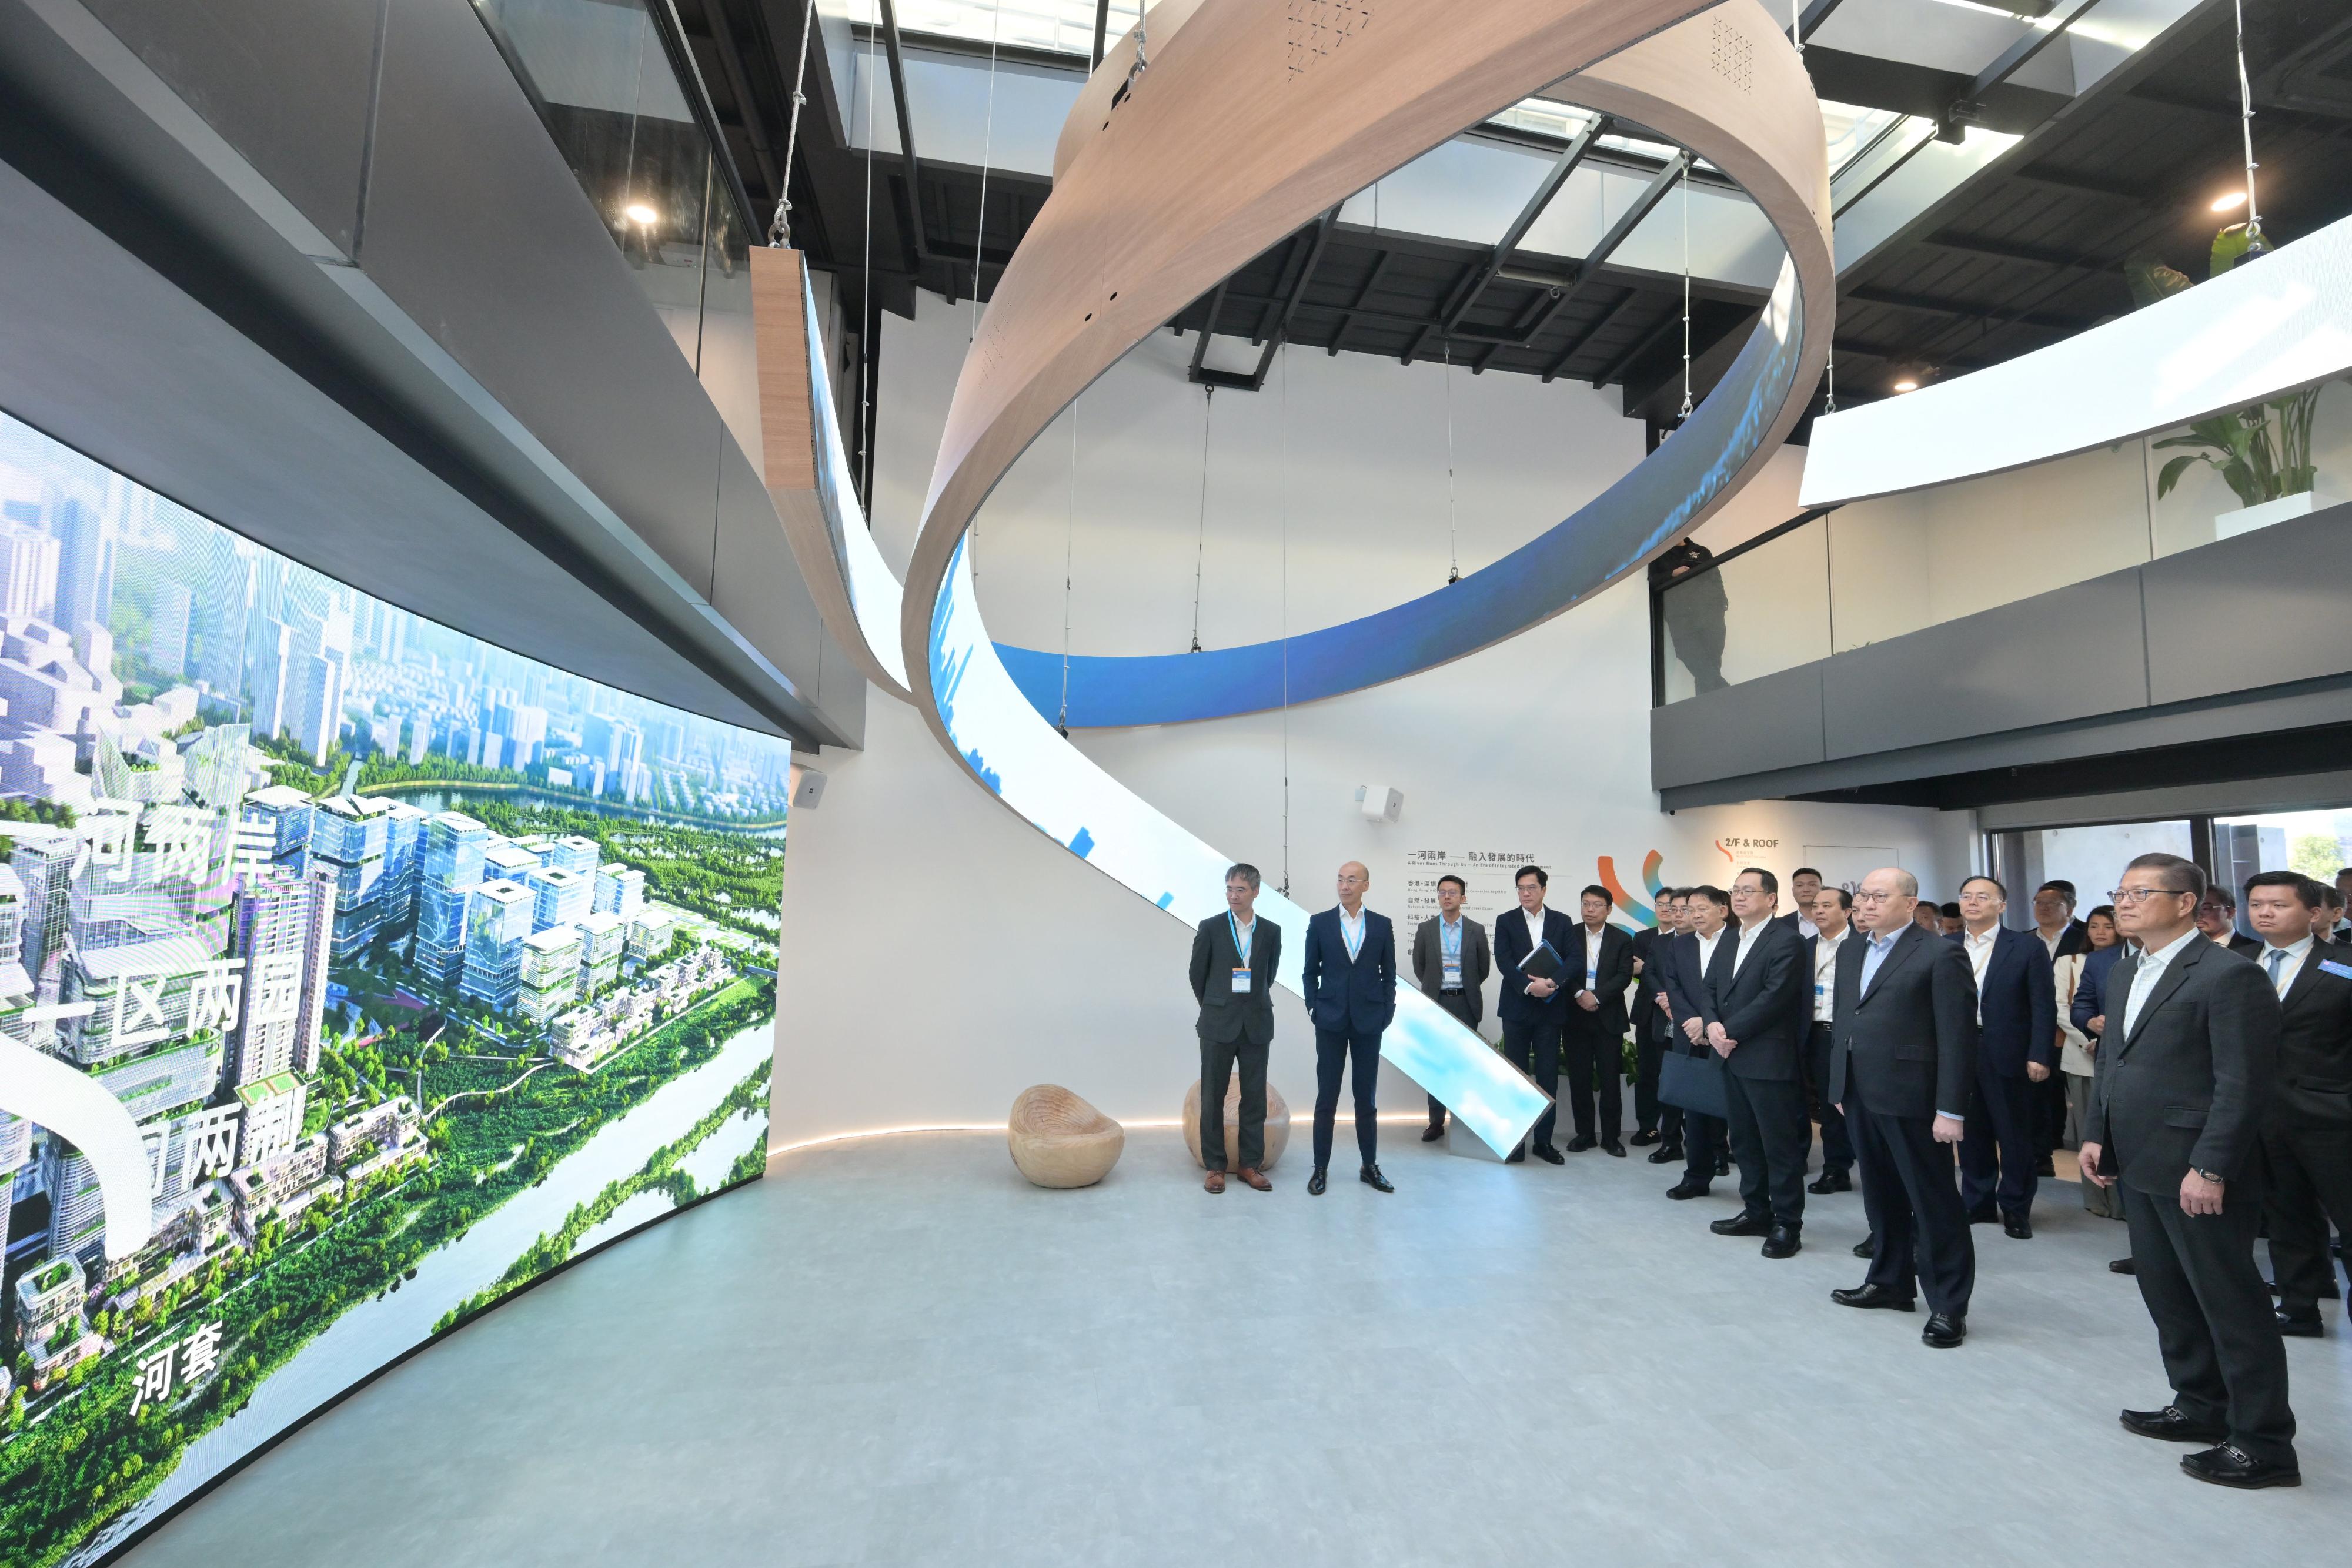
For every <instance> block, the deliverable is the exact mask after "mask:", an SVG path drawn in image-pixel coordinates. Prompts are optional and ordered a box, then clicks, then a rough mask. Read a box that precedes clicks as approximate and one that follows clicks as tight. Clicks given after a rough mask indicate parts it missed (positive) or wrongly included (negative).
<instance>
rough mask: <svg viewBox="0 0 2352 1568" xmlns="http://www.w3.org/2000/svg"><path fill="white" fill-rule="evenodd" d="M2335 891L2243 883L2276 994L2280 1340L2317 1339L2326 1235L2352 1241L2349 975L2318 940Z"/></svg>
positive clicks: (2289, 883)
mask: <svg viewBox="0 0 2352 1568" xmlns="http://www.w3.org/2000/svg"><path fill="white" fill-rule="evenodd" d="M2328 891H2330V890H2329V889H2327V888H2326V887H2323V886H2322V885H2321V884H2320V883H2316V882H2314V881H2313V880H2312V879H2311V878H2309V877H2307V876H2304V875H2302V874H2300V873H2296V872H2291V871H2266V872H2264V873H2262V874H2261V875H2260V876H2257V877H2255V878H2253V879H2252V881H2250V882H2248V883H2246V921H2247V924H2249V925H2252V927H2253V928H2254V930H2255V931H2256V932H2257V933H2258V934H2259V935H2260V936H2262V939H2263V956H2262V957H2261V958H2259V959H2258V960H2256V961H2257V962H2258V963H2260V964H2261V965H2262V966H2263V974H2264V976H2265V977H2268V978H2269V980H2270V982H2271V988H2272V989H2273V990H2274V991H2276V992H2278V993H2279V1010H2280V1015H2281V1016H2280V1032H2279V1074H2278V1092H2277V1094H2276V1095H2275V1096H2274V1097H2273V1099H2272V1101H2271V1106H2270V1111H2269V1113H2268V1114H2267V1115H2266V1116H2265V1117H2264V1118H2263V1157H2264V1158H2265V1159H2266V1160H2267V1161H2268V1162H2269V1166H2270V1184H2269V1190H2268V1191H2267V1193H2266V1194H2265V1195H2264V1198H2265V1207H2264V1208H2263V1222H2264V1223H2263V1228H2264V1229H2265V1230H2267V1231H2268V1232H2269V1233H2270V1239H2271V1278H2272V1279H2273V1280H2275V1281H2278V1294H2279V1306H2278V1320H2279V1332H2280V1333H2284V1334H2292V1335H2294V1336H2295V1337H2297V1338H2299V1339H2317V1338H2319V1337H2320V1336H2321V1335H2323V1334H2325V1333H2326V1332H2327V1331H2326V1329H2325V1328H2324V1327H2323V1326H2321V1323H2320V1321H2319V1301H2320V1298H2321V1296H2323V1295H2330V1294H2334V1293H2335V1292H2334V1291H2331V1290H2330V1288H2329V1287H2330V1286H2331V1285H2332V1284H2333V1283H2334V1273H2335V1267H2336V1265H2335V1260H2333V1259H2332V1258H2331V1257H2330V1256H2329V1255H2328V1251H2327V1227H2328V1222H2329V1221H2330V1220H2333V1221H2334V1222H2335V1224H2336V1228H2337V1229H2339V1230H2343V1231H2345V1232H2347V1234H2352V965H2347V964H2346V963H2344V962H2343V961H2342V960H2341V959H2339V958H2337V957H2335V956H2331V955H2333V954H2335V953H2336V948H2334V947H2331V946H2328V945H2327V944H2326V943H2324V942H2320V941H2318V940H2317V939H2316V933H2317V931H2318V923H2319V922H2320V921H2322V920H2324V919H2326V911H2327V904H2326V899H2325V898H2324V897H2323V896H2322V894H2326V892H2328Z"/></svg>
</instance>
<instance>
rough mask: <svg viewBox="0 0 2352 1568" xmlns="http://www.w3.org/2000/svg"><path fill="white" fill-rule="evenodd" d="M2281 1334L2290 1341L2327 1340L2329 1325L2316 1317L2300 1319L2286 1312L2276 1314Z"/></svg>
mask: <svg viewBox="0 0 2352 1568" xmlns="http://www.w3.org/2000/svg"><path fill="white" fill-rule="evenodd" d="M2276 1315H2277V1317H2278V1326H2279V1333H2283V1334H2284V1335H2286V1337H2287V1338H2289V1339H2326V1337H2327V1325H2326V1323H2323V1322H2320V1321H2319V1320H2318V1319H2317V1318H2316V1317H2309V1318H2298V1317H2294V1316H2291V1315H2289V1314H2288V1313H2286V1312H2279V1313H2278V1314H2276Z"/></svg>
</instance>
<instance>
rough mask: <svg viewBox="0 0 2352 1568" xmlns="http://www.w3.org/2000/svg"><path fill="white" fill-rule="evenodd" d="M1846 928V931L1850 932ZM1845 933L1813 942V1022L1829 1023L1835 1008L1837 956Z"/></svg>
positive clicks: (1843, 943) (1818, 938) (1816, 938)
mask: <svg viewBox="0 0 2352 1568" xmlns="http://www.w3.org/2000/svg"><path fill="white" fill-rule="evenodd" d="M1852 929H1853V927H1852V926H1848V927H1847V928H1846V930H1848V931H1850V930H1852ZM1845 937H1846V933H1845V931H1841V932H1839V933H1838V934H1837V935H1836V936H1817V937H1815V938H1814V940H1813V1021H1814V1022H1815V1023H1829V1022H1831V1021H1832V1012H1833V1011H1834V1009H1836V1007H1837V956H1838V949H1839V948H1840V947H1843V946H1845Z"/></svg>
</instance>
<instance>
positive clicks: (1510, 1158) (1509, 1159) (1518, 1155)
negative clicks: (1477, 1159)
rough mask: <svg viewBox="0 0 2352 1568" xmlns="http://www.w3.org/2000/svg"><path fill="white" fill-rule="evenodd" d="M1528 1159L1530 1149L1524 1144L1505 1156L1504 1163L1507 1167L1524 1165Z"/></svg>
mask: <svg viewBox="0 0 2352 1568" xmlns="http://www.w3.org/2000/svg"><path fill="white" fill-rule="evenodd" d="M1527 1158H1528V1148H1527V1145H1525V1144H1522V1145H1519V1146H1518V1147H1517V1148H1516V1149H1513V1150H1512V1151H1511V1152H1510V1153H1509V1154H1507V1155H1504V1156H1503V1163H1504V1164H1505V1165H1507V1166H1517V1165H1524V1164H1526V1163H1527Z"/></svg>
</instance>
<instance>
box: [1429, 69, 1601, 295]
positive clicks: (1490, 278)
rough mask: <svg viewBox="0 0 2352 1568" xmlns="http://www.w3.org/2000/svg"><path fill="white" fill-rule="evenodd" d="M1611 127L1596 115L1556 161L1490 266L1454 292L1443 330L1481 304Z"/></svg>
mask: <svg viewBox="0 0 2352 1568" xmlns="http://www.w3.org/2000/svg"><path fill="white" fill-rule="evenodd" d="M1608 126H1609V117H1608V116H1606V115H1596V116H1594V117H1593V119H1592V120H1590V121H1589V122H1588V123H1587V124H1586V125H1585V127H1584V129H1583V130H1581V131H1578V132H1577V133H1576V137H1575V139H1574V140H1573V141H1570V142H1569V144H1568V145H1567V147H1565V148H1563V149H1562V150H1561V152H1560V154H1559V157H1558V158H1556V159H1554V160H1553V161H1552V165H1551V167H1550V168H1549V169H1548V170H1546V171H1545V172H1544V177H1543V178H1542V179H1541V180H1538V182H1536V188H1535V191H1534V193H1533V194H1531V195H1529V196H1528V199H1527V202H1526V203H1525V204H1523V205H1522V206H1521V207H1520V208H1519V213H1518V216H1517V217H1515V218H1513V219H1512V220H1511V221H1510V224H1509V225H1508V226H1507V227H1506V228H1505V229H1504V230H1503V237H1502V238H1500V239H1498V240H1496V242H1495V248H1494V249H1493V250H1492V251H1490V252H1489V253H1488V254H1487V256H1486V265H1485V266H1483V267H1480V268H1479V269H1478V270H1477V271H1475V272H1474V273H1472V274H1471V275H1470V277H1469V278H1467V279H1466V280H1465V282H1464V284H1463V286H1462V287H1459V288H1457V289H1455V290H1454V298H1453V300H1452V301H1451V302H1450V303H1448V305H1447V306H1446V308H1445V309H1444V312H1443V313H1442V315H1441V320H1442V322H1443V325H1442V326H1441V327H1440V330H1441V331H1444V332H1447V333H1449V334H1450V333H1451V332H1452V331H1453V330H1454V328H1455V327H1457V326H1459V325H1461V322H1462V318H1463V317H1464V316H1465V315H1467V314H1469V311H1470V308H1471V307H1472V306H1473V305H1475V304H1476V303H1477V302H1478V297H1479V296H1480V295H1481V294H1484V293H1485V292H1486V286H1487V285H1488V284H1490V283H1492V282H1494V281H1495V275H1496V273H1498V272H1500V271H1502V270H1503V264H1504V263H1505V262H1507V261H1508V260H1510V258H1511V252H1512V251H1514V250H1516V249H1517V248H1518V244H1519V242H1520V241H1521V240H1523V239H1525V238H1527V237H1528V230H1529V229H1531V228H1533V227H1535V225H1536V220H1537V219H1538V218H1540V217H1542V216H1543V214H1544V209H1545V208H1546V207H1549V206H1550V205H1551V203H1552V198H1553V197H1555V196H1557V195H1559V190H1560V187H1561V186H1562V185H1565V184H1567V183H1568V178H1569V176H1570V175H1571V174H1573V173H1575V172H1576V166H1577V165H1578V164H1580V163H1581V162H1584V155H1585V154H1586V153H1587V152H1591V151H1592V144H1593V142H1595V141H1599V140H1600V138H1601V132H1602V131H1605V130H1607V129H1608Z"/></svg>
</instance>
